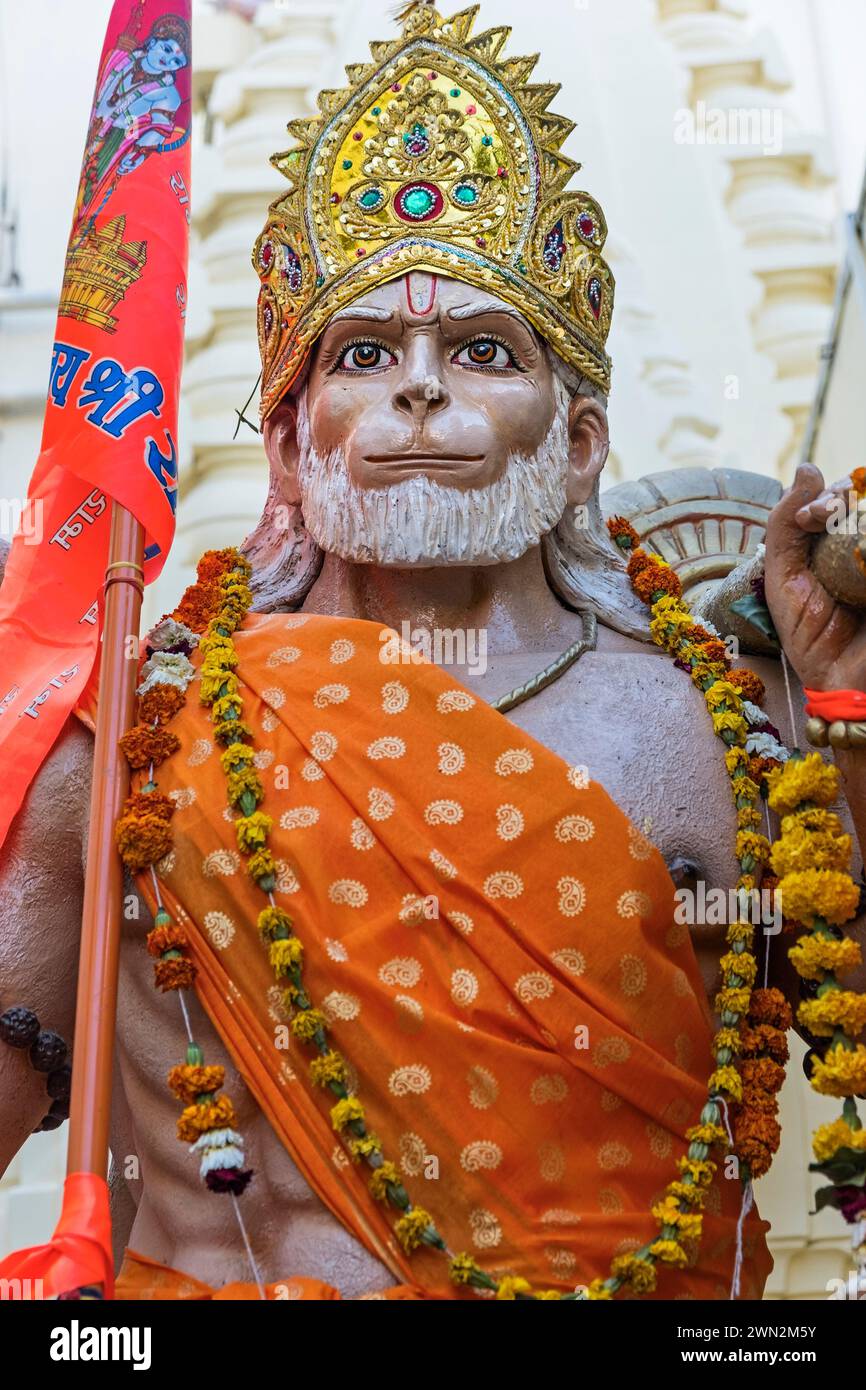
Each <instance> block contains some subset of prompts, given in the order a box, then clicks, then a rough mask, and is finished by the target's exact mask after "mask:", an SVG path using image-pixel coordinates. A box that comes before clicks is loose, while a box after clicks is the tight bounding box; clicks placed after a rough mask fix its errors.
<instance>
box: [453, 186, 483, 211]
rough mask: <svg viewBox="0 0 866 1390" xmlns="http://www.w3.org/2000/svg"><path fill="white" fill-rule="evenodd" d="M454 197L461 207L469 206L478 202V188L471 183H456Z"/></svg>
mask: <svg viewBox="0 0 866 1390" xmlns="http://www.w3.org/2000/svg"><path fill="white" fill-rule="evenodd" d="M454 198H455V200H456V201H457V202H458V203H460V204H462V206H463V207H465V208H471V207H473V206H474V205H475V203H477V202H478V189H477V188H476V187H475V185H474V184H472V183H458V185H457V187H456V188H455V190H454Z"/></svg>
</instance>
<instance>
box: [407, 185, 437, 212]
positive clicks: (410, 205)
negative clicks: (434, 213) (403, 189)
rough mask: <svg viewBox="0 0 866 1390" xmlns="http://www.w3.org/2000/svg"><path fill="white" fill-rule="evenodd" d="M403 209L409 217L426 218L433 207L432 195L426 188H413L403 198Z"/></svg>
mask: <svg viewBox="0 0 866 1390" xmlns="http://www.w3.org/2000/svg"><path fill="white" fill-rule="evenodd" d="M403 207H404V208H405V210H406V212H407V213H408V214H409V216H410V217H426V216H427V213H428V212H429V211H430V209H431V208H432V207H433V194H432V193H430V192H428V190H427V189H426V188H413V189H411V190H410V192H408V193H407V194H406V195H405V197H404V198H403Z"/></svg>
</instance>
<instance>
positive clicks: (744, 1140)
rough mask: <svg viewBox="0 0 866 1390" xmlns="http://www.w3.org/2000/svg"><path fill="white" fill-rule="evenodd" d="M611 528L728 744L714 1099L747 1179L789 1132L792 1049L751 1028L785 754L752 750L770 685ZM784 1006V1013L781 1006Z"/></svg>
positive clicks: (670, 647)
mask: <svg viewBox="0 0 866 1390" xmlns="http://www.w3.org/2000/svg"><path fill="white" fill-rule="evenodd" d="M608 527H609V531H610V534H611V538H612V539H613V540H614V542H615V543H616V544H617V545H618V546H619V548H620V549H621V550H623V551H624V552H625V553H627V554H628V557H629V558H628V565H627V568H628V573H629V577H630V578H631V581H632V587H633V588H634V590H635V592H636V593H637V594H638V595H639V597H640V598H642V599H643V600H644V602H645V603H647V604H648V605H649V606H650V608H651V614H652V616H651V621H650V631H651V633H652V637H653V640H654V641H655V642H656V643H657V644H658V645H659V646H660V647H663V648H664V649H665V650H666V651H667V652H669V653H670V655H671V656H673V657H674V659H675V662H676V664H677V665H678V666H680V667H681V668H682V669H684V670H685V671H687V672H688V673H689V674H690V675H691V678H692V681H693V682H694V684H695V685H696V686H697V688H698V689H699V690H700V691H701V693H702V694H703V696H704V700H705V702H706V705H707V709H708V711H709V713H710V717H711V719H712V723H713V729H714V730H715V732H716V733H717V734H718V736H719V737H720V738H721V739H722V741H723V743H724V744H725V745H726V748H727V752H726V753H725V767H726V769H727V772H728V776H729V777H730V780H731V791H732V793H733V797H734V807H735V810H736V813H737V836H736V843H735V854H736V857H737V860H738V862H739V868H740V874H739V877H738V879H737V885H736V886H737V891H738V902H739V905H740V909H739V910H740V919H741V920H739V921H737V922H733V923H731V925H730V926H729V927H728V932H727V942H728V945H729V946H730V948H731V949H730V950H729V951H728V952H727V953H726V954H724V955H723V956H722V958H721V961H720V966H721V969H722V972H723V981H724V983H723V987H722V989H721V990H720V991H719V993H718V994H717V995H716V999H715V1006H716V1009H717V1010H718V1012H719V1015H720V1019H721V1025H722V1026H721V1028H720V1029H719V1031H718V1032H717V1033H716V1036H715V1038H714V1040H713V1052H714V1055H715V1059H716V1068H715V1070H714V1071H713V1073H712V1075H711V1077H710V1080H709V1088H710V1095H711V1099H715V1098H716V1097H723V1096H724V1097H727V1100H728V1102H729V1103H730V1104H731V1105H732V1106H733V1107H734V1108H735V1120H734V1125H733V1130H732V1135H733V1140H734V1143H733V1147H734V1151H735V1152H736V1154H737V1156H738V1158H739V1159H740V1162H741V1164H742V1165H743V1169H744V1173H743V1177H744V1181H749V1180H751V1178H753V1177H759V1176H761V1175H762V1174H763V1173H766V1172H767V1170H768V1169H769V1167H770V1164H771V1163H772V1159H773V1155H774V1154H775V1153H776V1152H777V1150H778V1147H779V1143H780V1140H781V1129H780V1126H779V1124H778V1121H777V1120H776V1110H777V1102H776V1099H775V1096H776V1092H777V1091H778V1090H779V1088H780V1087H781V1084H782V1081H783V1080H784V1075H785V1073H784V1066H783V1062H784V1060H786V1059H787V1047H786V1048H785V1051H784V1056H783V1054H782V1049H781V1048H780V1047H779V1044H778V1041H777V1040H776V1039H772V1040H771V1039H769V1038H768V1037H767V1036H766V1035H763V1034H760V1033H757V1032H756V1031H755V1029H754V1028H750V1027H749V1024H750V1023H751V1022H752V1021H753V1018H754V1013H753V1010H754V1008H755V1007H757V999H758V998H759V997H760V996H768V995H771V994H774V993H775V991H767V990H762V991H755V992H754V993H753V988H752V987H753V985H754V982H755V977H756V974H757V961H756V959H755V956H754V955H753V954H752V945H753V939H754V927H753V925H752V924H751V922H749V921H748V920H746V918H747V913H748V908H749V906H750V905H751V903H752V901H753V899H752V893H753V892H754V890H755V888H756V886H757V882H758V877H757V876H758V875H759V874H760V873H761V872H762V870H763V868H764V866H765V865H766V863H767V861H768V859H769V855H770V843H769V840H768V839H767V838H766V836H764V835H762V834H759V833H758V830H757V827H758V826H759V825H760V824H761V816H760V813H759V811H758V809H757V807H758V802H759V798H760V795H761V779H762V778H763V777H764V775H765V774H766V772H767V771H768V770H769V769H770V768H773V767H777V766H778V765H779V761H778V759H776V758H764V757H761V758H754V757H750V755H749V753H748V751H747V748H746V741H747V737H748V734H749V724H748V720H747V717H746V716H747V710H746V706H747V703H748V705H751V706H753V707H754V706H757V705H758V703H759V701H760V700H761V699H763V697H764V693H765V692H764V684H763V681H762V680H761V678H760V677H759V676H758V675H756V674H755V672H754V671H749V670H746V669H740V670H735V669H733V668H732V665H731V661H730V658H729V657H728V653H727V648H726V647H725V644H724V642H722V641H721V640H720V639H719V638H718V637H716V636H714V635H713V634H712V633H711V632H709V631H708V630H707V628H706V627H704V626H702V625H701V624H699V623H696V622H695V621H694V619H693V617H692V614H691V609H690V607H689V605H688V604H687V603H686V602H684V601H683V599H682V585H681V583H680V580H679V578H678V576H677V575H676V573H675V572H674V571H673V570H672V569H671V568H670V566H669V565H667V564H666V562H665V561H664V560H663V559H661V557H660V556H652V555H649V554H647V552H646V551H644V550H643V549H641V547H640V537H639V536H638V534H637V532H636V531H635V529H634V527H633V526H632V525H631V524H630V522H628V521H627V520H626V519H625V518H624V517H615V518H613V519H612V520H611V521H610V522H609V523H608ZM767 727H768V728H769V725H768V726H767ZM766 742H767V747H768V748H770V749H771V750H772V751H774V752H775V751H778V752H779V753H784V750H783V749H781V748H780V747H778V745H777V744H776V742H775V739H774V737H773V736H772V735H768V736H767V740H766ZM783 1002H784V1001H783ZM765 1006H766V1005H765ZM777 1012H778V1014H779V1017H784V1014H783V1012H782V1011H781V1009H780V1008H779V1009H778V1010H777ZM783 1041H784V1037H783ZM770 1045H772V1047H773V1049H774V1050H773V1053H770V1052H769V1051H767V1052H766V1055H764V1054H765V1049H766V1048H767V1047H768V1046H770ZM738 1059H740V1060H739V1064H738V1065H737V1061H738ZM720 1137H722V1138H723V1137H724V1136H723V1135H720Z"/></svg>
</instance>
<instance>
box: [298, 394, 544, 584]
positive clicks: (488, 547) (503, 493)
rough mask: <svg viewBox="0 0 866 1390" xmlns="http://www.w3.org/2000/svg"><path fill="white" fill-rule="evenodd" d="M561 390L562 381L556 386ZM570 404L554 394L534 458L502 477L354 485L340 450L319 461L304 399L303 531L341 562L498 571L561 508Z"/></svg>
mask: <svg viewBox="0 0 866 1390" xmlns="http://www.w3.org/2000/svg"><path fill="white" fill-rule="evenodd" d="M557 388H559V383H558V382H557ZM568 405H569V397H568V393H567V392H566V390H565V389H564V388H561V389H557V409H556V415H555V417H554V421H553V424H552V425H551V428H550V431H549V433H548V435H547V437H546V439H545V440H544V441H543V443H542V444H541V447H540V448H539V449H538V450H537V452H536V453H535V454H533V455H532V456H531V457H526V456H524V455H522V454H511V455H510V456H509V458H508V462H507V464H506V468H505V472H504V473H503V475H502V477H501V478H499V479H497V481H496V482H494V483H489V484H487V486H485V487H480V488H472V489H468V490H466V491H461V490H460V489H458V488H453V487H444V486H442V484H441V483H437V482H434V481H433V480H432V479H431V478H428V477H417V478H407V479H404V480H403V481H402V482H399V483H392V484H391V485H390V486H389V487H381V488H366V487H359V486H358V484H357V483H355V482H354V481H353V480H352V478H351V477H350V476H349V469H348V465H347V462H346V456H345V453H344V452H343V450H342V449H338V450H336V451H335V452H334V453H332V454H329V455H327V456H325V457H323V456H322V455H320V454H319V453H317V451H316V450H315V449H314V448H313V446H312V442H311V440H310V430H309V420H308V417H307V411H306V399H305V396H304V397H302V399H301V401H300V409H299V412H298V443H299V446H300V461H299V464H298V485H299V488H300V493H301V509H302V511H303V516H304V525H305V526H306V528H307V530H308V531H309V532H310V534H311V536H312V537H313V539H314V540H315V542H316V544H317V545H318V546H320V547H321V549H322V550H324V551H325V552H327V553H329V554H332V555H337V556H338V557H339V558H340V559H341V560H349V561H352V562H354V563H356V564H372V565H386V566H391V567H394V568H400V567H406V566H418V567H419V568H424V569H428V568H433V567H435V566H438V565H499V564H503V563H506V562H508V561H511V560H519V559H520V557H521V555H525V554H526V552H527V551H528V550H530V549H531V548H532V547H533V546H535V545H538V544H539V543H540V541H541V540H542V538H543V537H544V536H546V535H547V534H548V532H550V531H552V530H553V528H554V527H555V526H556V525H557V523H558V522H559V520H560V518H561V517H562V514H563V512H564V511H565V508H566V491H565V487H566V476H567V470H568Z"/></svg>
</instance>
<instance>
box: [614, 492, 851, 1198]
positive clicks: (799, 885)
mask: <svg viewBox="0 0 866 1390" xmlns="http://www.w3.org/2000/svg"><path fill="white" fill-rule="evenodd" d="M610 530H611V536H612V538H613V539H614V542H615V543H616V544H617V545H619V546H620V547H621V548H622V549H623V550H624V551H626V552H629V553H630V559H629V574H630V576H631V577H632V583H633V585H634V587H635V589H636V590H637V591H638V593H639V594H640V596H641V597H643V598H644V599H645V600H646V602H648V603H650V604H651V607H652V614H653V616H652V620H651V623H650V630H651V633H652V636H653V638H654V640H655V641H656V642H657V643H658V644H659V645H660V646H662V647H664V649H665V650H666V651H668V652H670V653H671V655H674V656H676V657H678V658H680V660H681V661H682V662H683V663H684V664H686V665H690V666H691V677H692V680H693V681H694V682H695V684H696V685H697V686H698V688H699V689H702V691H703V694H704V699H705V701H706V704H707V707H708V710H709V712H710V715H711V718H712V722H713V728H714V729H715V731H716V733H717V734H719V735H720V736H721V737H722V738H723V739H725V741H726V742H727V743H728V744H729V745H731V746H730V748H729V751H728V753H727V754H726V756H725V764H726V767H727V770H728V774H729V776H730V777H731V781H732V788H733V791H734V795H735V803H736V807H737V824H738V827H739V830H738V834H737V842H736V853H737V857H738V859H739V860H740V867H741V870H742V873H741V876H740V879H739V882H738V887H740V888H742V887H747V886H748V887H749V888H751V887H752V886H754V879H753V877H752V871H753V869H755V868H756V867H759V866H763V865H764V864H766V863H767V862H768V861H769V862H770V864H771V867H772V869H773V872H774V873H775V874H776V875H777V877H778V879H779V880H780V881H779V887H778V890H777V891H778V893H779V895H780V900H781V902H782V903H783V904H784V911H785V915H786V917H787V918H788V919H790V920H794V921H798V922H800V923H801V924H802V925H803V926H807V927H809V928H810V935H808V936H802V937H800V939H799V941H798V942H797V944H796V945H795V946H794V947H793V948H792V949H791V950H790V951H789V952H788V955H789V958H790V959H791V961H792V963H793V964H794V967H795V969H796V970H797V971H798V973H799V975H800V977H801V979H803V980H804V981H809V982H812V983H814V984H816V985H817V991H816V997H815V998H814V999H811V1000H808V999H807V1000H805V1001H804V1002H803V1003H802V1004H801V1005H800V1007H799V1009H798V1013H797V1017H798V1020H799V1022H800V1024H801V1026H802V1027H803V1028H804V1029H806V1030H807V1031H808V1032H809V1033H811V1035H812V1036H813V1037H814V1038H816V1039H817V1038H822V1037H827V1038H831V1039H832V1045H831V1046H830V1047H829V1048H828V1049H827V1051H826V1052H825V1054H824V1056H823V1058H822V1057H820V1056H817V1055H816V1056H814V1057H813V1062H812V1075H811V1083H812V1086H813V1088H814V1089H815V1090H816V1091H818V1092H820V1093H821V1094H823V1095H831V1096H837V1097H840V1098H844V1099H845V1106H844V1111H843V1116H842V1118H841V1119H840V1120H838V1121H836V1122H834V1124H833V1125H824V1126H822V1127H821V1128H820V1129H819V1130H818V1131H816V1134H815V1136H814V1141H813V1143H814V1150H815V1156H816V1159H817V1160H818V1162H817V1164H816V1165H814V1166H815V1167H817V1169H818V1170H819V1171H821V1170H822V1169H824V1170H825V1171H827V1175H828V1176H830V1177H831V1179H832V1181H833V1182H837V1181H838V1185H839V1187H840V1188H846V1182H847V1178H848V1176H849V1174H850V1171H851V1170H850V1169H847V1170H845V1173H844V1174H843V1176H842V1177H841V1178H838V1179H837V1177H836V1175H835V1174H834V1172H833V1169H832V1166H830V1167H829V1168H826V1169H825V1168H824V1166H825V1165H832V1163H833V1160H834V1158H835V1157H836V1155H837V1154H838V1153H839V1152H840V1150H846V1151H848V1152H854V1153H855V1154H857V1153H863V1154H864V1155H866V1138H864V1137H862V1136H864V1134H866V1131H864V1130H863V1128H862V1126H861V1121H860V1119H859V1116H858V1114H857V1108H856V1105H855V1103H854V1096H855V1095H857V1094H860V1093H862V1092H864V1091H866V1046H864V1045H863V1044H862V1043H856V1042H855V1041H854V1039H856V1038H857V1037H858V1036H859V1035H860V1034H861V1033H862V1031H863V1029H864V1026H866V995H861V994H857V993H854V992H853V991H849V990H843V989H842V987H841V985H840V984H839V981H838V979H837V975H838V974H843V973H845V972H846V971H850V970H852V969H854V968H855V967H856V966H857V965H859V964H860V963H861V959H862V953H861V950H860V946H859V945H858V943H857V942H855V941H853V940H852V939H851V938H849V937H843V936H842V935H841V933H840V932H839V930H838V929H839V928H840V927H841V926H842V925H843V924H844V923H845V922H847V921H850V919H851V918H852V917H854V916H855V915H856V913H857V910H858V907H859V901H860V890H859V888H858V886H857V884H855V883H854V881H853V880H852V878H851V876H850V874H849V873H848V867H849V865H850V861H851V837H850V835H846V834H844V833H843V828H842V824H841V821H840V820H839V817H838V816H837V815H836V814H835V813H834V812H832V811H830V810H828V809H827V808H828V807H829V806H830V805H831V804H832V803H833V802H834V801H836V800H837V798H838V794H839V773H838V769H837V768H836V767H835V766H833V765H831V764H827V763H825V762H824V760H823V759H822V758H821V756H820V755H819V754H817V753H811V754H809V755H808V756H807V757H805V758H803V757H801V756H799V754H795V755H794V756H792V757H791V758H789V760H788V761H787V762H786V763H785V764H784V765H783V766H782V767H778V768H775V769H772V770H770V771H769V772H767V773H766V774H765V775H766V781H767V787H768V792H769V803H770V806H771V808H772V809H773V810H774V811H775V812H776V813H777V814H778V815H779V816H780V817H781V833H780V835H779V837H778V838H777V839H776V841H775V842H774V844H773V845H772V846H770V844H769V842H768V841H767V839H766V838H765V837H764V836H763V835H758V834H755V833H754V826H755V824H756V823H759V819H760V818H759V817H756V816H755V815H753V814H752V812H753V807H752V806H751V805H750V803H751V802H753V801H754V800H755V799H756V798H757V796H758V795H759V788H758V786H757V785H756V784H755V783H754V781H753V780H752V779H751V778H749V777H747V776H746V770H747V768H748V764H749V759H748V756H747V754H746V751H745V748H744V747H742V746H741V745H743V744H744V743H745V735H746V733H747V724H746V721H745V719H744V718H743V717H742V714H741V711H742V702H741V700H740V697H739V695H738V692H737V690H736V689H735V687H734V685H733V684H732V679H733V677H732V679H730V680H726V679H725V669H726V663H725V662H723V661H721V660H720V661H713V660H706V659H702V657H705V656H706V652H707V645H708V644H706V643H700V642H699V643H695V642H694V641H693V640H692V638H693V636H694V627H693V626H692V624H693V621H694V620H693V618H692V616H691V613H690V610H689V606H688V604H686V603H684V602H683V601H682V600H681V598H680V597H679V593H678V584H676V583H672V582H671V578H670V574H669V573H668V574H665V573H663V570H665V569H666V568H667V567H666V566H665V565H664V562H663V561H661V560H659V559H658V557H648V556H646V555H645V553H644V552H643V551H641V550H640V549H639V548H638V546H639V537H638V536H637V533H636V532H635V531H634V529H633V528H632V527H631V526H630V524H629V523H628V522H627V521H626V520H625V519H624V518H622V517H617V518H614V519H613V521H612V522H611V524H610ZM654 567H655V569H654ZM653 572H655V580H654V579H653V577H652V576H653ZM638 580H639V581H640V582H639V583H638ZM709 645H712V644H709ZM752 679H753V680H754V679H755V678H754V677H753V678H752ZM753 703H755V702H753ZM736 925H737V926H738V927H739V926H740V925H743V926H745V924H736ZM738 934H739V933H735V936H734V939H736V936H737V935H738ZM742 937H743V939H744V940H745V939H748V940H749V941H750V940H751V932H749V933H748V938H747V937H746V932H745V931H743V933H742ZM731 939H732V937H731V933H730V932H729V940H731ZM736 949H737V948H736V946H735V947H734V950H735V951H736ZM742 949H745V948H742ZM721 966H722V969H723V971H725V987H724V988H723V989H722V990H721V991H720V993H719V995H718V996H717V998H716V1006H717V1008H719V1009H720V1010H721V1012H722V1022H723V1025H726V1026H724V1027H723V1029H722V1030H720V1032H719V1033H717V1034H716V1039H715V1045H716V1049H717V1051H716V1057H717V1061H720V1062H722V1065H720V1066H719V1067H717V1069H716V1071H715V1072H714V1073H713V1075H712V1076H711V1078H710V1086H711V1088H712V1087H713V1086H715V1087H716V1088H718V1090H720V1091H726V1092H727V1094H728V1095H729V1096H731V1097H732V1098H733V1099H737V1098H738V1097H737V1091H738V1089H740V1083H739V1073H738V1072H737V1069H736V1067H734V1066H731V1065H728V1064H727V1063H728V1059H729V1056H730V1055H733V1053H735V1052H736V1051H737V1049H736V1047H734V1046H733V1038H732V1036H731V1034H732V1029H731V1028H729V1027H728V1026H727V1025H728V1024H729V1023H730V1024H732V1025H735V1026H737V1027H739V1022H738V1020H741V1019H742V1017H743V1016H744V1015H745V1013H746V1012H747V1007H748V994H749V990H750V988H751V986H752V985H753V983H754V978H755V961H754V957H751V958H750V963H749V964H748V966H745V965H744V964H739V965H738V963H737V960H736V958H735V957H734V958H732V956H731V955H728V956H725V957H723V958H722V962H721ZM734 971H736V972H737V975H738V976H739V978H735V977H733V974H732V972H734ZM720 1044H723V1046H720ZM864 1170H866V1159H864V1162H863V1166H862V1168H860V1169H858V1170H857V1171H858V1172H860V1174H861V1175H862V1172H863V1171H864ZM824 1191H825V1194H826V1193H828V1192H829V1193H830V1194H831V1196H830V1198H829V1199H828V1200H830V1201H831V1202H832V1204H833V1205H840V1207H844V1202H843V1198H842V1194H841V1192H840V1193H839V1194H837V1196H838V1200H836V1199H835V1198H833V1196H832V1189H825V1190H824ZM819 1205H820V1194H819ZM852 1211H854V1212H855V1215H863V1214H864V1211H866V1204H864V1205H860V1204H859V1203H857V1202H855V1203H854V1204H853V1205H852ZM847 1219H848V1220H854V1219H855V1216H854V1215H847Z"/></svg>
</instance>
